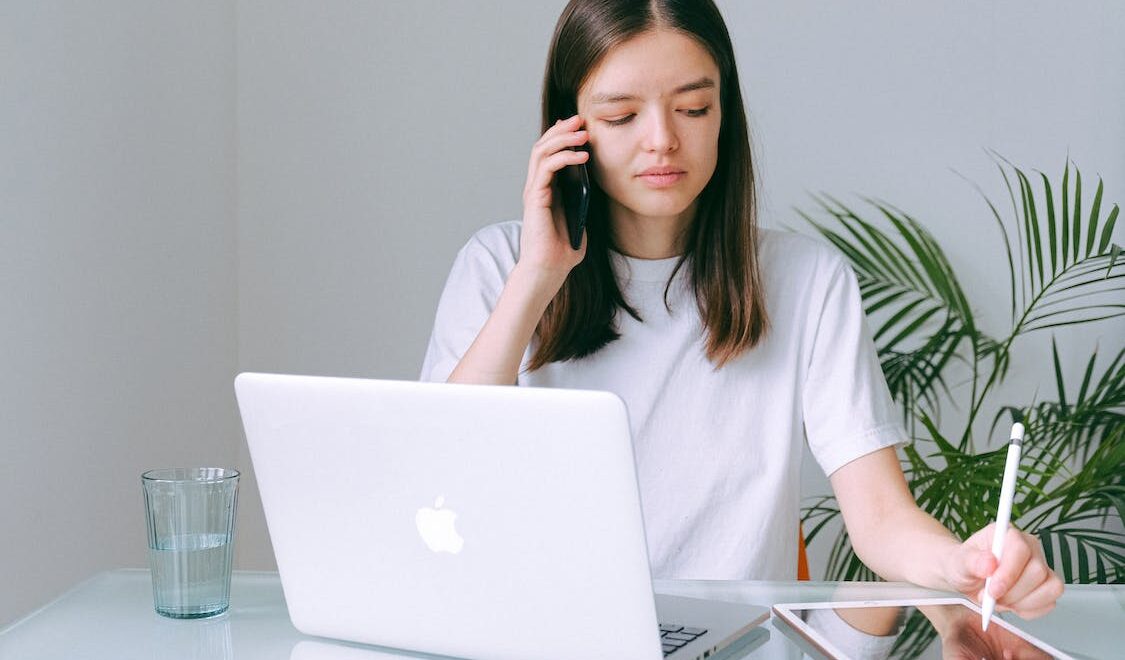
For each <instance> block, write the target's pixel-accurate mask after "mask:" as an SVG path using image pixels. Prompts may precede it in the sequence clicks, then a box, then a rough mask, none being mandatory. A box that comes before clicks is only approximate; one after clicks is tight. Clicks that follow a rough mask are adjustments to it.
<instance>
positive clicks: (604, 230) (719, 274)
mask: <svg viewBox="0 0 1125 660" xmlns="http://www.w3.org/2000/svg"><path fill="white" fill-rule="evenodd" d="M658 28H660V29H671V30H678V31H680V32H682V33H684V34H686V35H687V36H690V37H692V38H694V39H695V40H696V41H697V42H699V44H700V45H702V46H703V47H704V48H706V49H707V51H708V52H709V53H710V54H711V57H712V58H713V59H714V60H715V63H716V64H717V65H718V67H719V79H720V82H719V92H720V105H721V114H722V124H721V127H720V129H719V154H718V164H717V166H716V168H715V173H714V175H712V177H711V180H710V181H709V182H708V183H707V186H706V187H704V189H703V191H702V192H701V193H700V194H699V198H698V199H699V204H698V206H697V210H696V215H695V218H694V220H693V221H692V223H691V225H690V227H689V229H688V236H687V243H686V245H687V248H686V250H685V252H684V254H683V255H682V256H681V257H680V261H679V262H678V263H677V265H676V268H675V270H674V271H673V275H672V277H675V273H676V272H678V271H679V269H680V268H681V267H683V266H684V265H685V264H686V265H687V266H688V267H689V269H690V270H689V272H690V275H691V284H692V288H693V291H694V293H695V298H696V303H697V305H698V307H699V314H700V317H701V319H702V321H703V325H704V326H705V327H706V329H707V357H708V358H709V359H710V360H711V362H712V363H714V364H715V367H716V368H721V367H722V366H723V365H724V364H726V363H727V362H729V361H730V360H731V359H733V358H735V357H737V356H739V355H741V354H742V353H743V352H745V351H747V350H749V349H751V348H753V347H754V346H755V345H757V343H758V342H759V341H761V339H762V338H763V337H764V336H765V333H766V329H767V327H768V320H767V317H766V306H765V296H764V293H763V291H762V276H761V272H760V271H759V268H758V258H757V257H758V220H757V216H758V211H757V195H756V194H755V189H754V169H753V165H752V163H751V151H750V131H749V128H748V126H747V122H746V110H745V108H744V107H743V104H742V91H741V88H740V85H739V82H738V71H737V70H736V68H735V63H734V48H733V47H732V46H731V41H730V35H729V34H728V33H727V28H726V25H725V24H724V22H723V19H722V16H721V15H720V14H719V9H718V8H717V7H716V6H715V5H714V3H713V2H712V1H711V0H571V1H570V3H569V4H568V5H567V6H566V8H565V9H564V10H563V12H562V15H561V16H560V17H559V22H558V24H557V25H556V26H555V35H554V38H553V39H552V40H551V47H550V50H549V51H548V53H547V69H546V72H545V74H544V77H543V125H542V131H543V132H545V131H546V130H547V129H548V128H550V127H551V126H553V125H554V124H555V121H556V120H559V119H565V118H567V117H571V116H573V115H574V114H575V113H576V112H577V108H578V90H579V89H580V88H581V87H582V84H583V83H584V82H585V80H586V77H587V76H588V75H589V74H590V72H591V71H592V70H593V69H594V68H595V67H596V66H597V65H598V63H599V62H601V60H602V58H603V57H604V56H605V55H606V53H608V52H609V50H610V49H612V48H613V47H614V46H616V45H618V44H620V43H623V42H625V41H628V40H629V39H632V38H633V37H636V36H638V35H640V34H643V33H645V32H649V31H652V30H654V29H658ZM591 184H592V187H593V194H592V196H591V199H590V208H589V214H588V217H587V222H586V237H587V244H586V257H585V258H584V259H583V260H582V262H581V263H580V264H578V266H576V267H575V268H574V269H573V270H572V271H571V272H570V275H569V276H568V277H567V279H566V282H565V283H564V284H563V286H562V288H561V289H560V290H559V292H558V294H557V295H556V296H555V297H554V299H553V300H552V301H551V303H550V304H549V305H548V306H547V310H546V311H545V312H544V314H543V317H542V318H541V319H540V320H539V325H538V327H537V328H536V337H537V339H538V346H537V348H536V349H535V353H534V354H533V355H532V358H531V361H530V363H529V365H528V368H529V369H531V370H534V369H538V368H540V367H542V366H543V365H545V364H547V363H548V362H561V361H566V360H571V359H575V358H580V357H584V356H587V355H590V354H592V353H594V352H595V351H597V350H598V349H600V348H602V347H603V346H605V345H606V344H608V343H610V342H611V341H613V340H615V339H617V338H618V337H620V336H621V335H620V333H618V331H617V329H616V327H615V320H616V317H617V314H619V313H620V312H621V311H624V312H625V313H628V314H630V315H631V316H633V317H634V318H636V319H637V320H641V319H640V316H639V315H638V314H637V312H636V311H635V310H633V309H632V308H631V307H629V305H628V302H627V301H626V300H625V297H624V295H623V294H622V293H621V288H620V286H619V285H618V283H617V280H616V278H615V277H614V273H613V266H612V263H611V260H610V249H611V248H612V247H613V245H612V237H611V234H610V228H609V206H608V203H607V200H606V197H605V193H604V192H603V191H602V190H601V189H600V188H599V187H598V186H597V184H596V183H594V182H591ZM670 284H671V279H670V280H669V285H670ZM665 294H666V295H667V288H666V289H665Z"/></svg>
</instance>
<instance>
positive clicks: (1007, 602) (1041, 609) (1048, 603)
mask: <svg viewBox="0 0 1125 660" xmlns="http://www.w3.org/2000/svg"><path fill="white" fill-rule="evenodd" d="M989 591H990V592H991V593H992V595H993V596H994V597H995V598H996V601H997V603H998V604H1000V605H1003V606H1004V607H1005V608H1007V609H1011V610H1014V611H1015V612H1016V613H1017V614H1019V615H1020V616H1023V617H1025V618H1030V617H1034V616H1041V615H1043V614H1046V613H1047V612H1049V611H1050V610H1051V609H1052V608H1053V607H1054V604H1055V601H1056V600H1058V598H1059V596H1061V595H1062V592H1063V582H1062V580H1060V579H1059V577H1058V576H1057V575H1055V573H1054V571H1052V570H1051V569H1050V568H1049V567H1048V566H1047V561H1046V559H1045V558H1044V556H1043V549H1042V547H1040V545H1039V541H1038V539H1036V538H1035V537H1033V536H1031V535H1029V534H1024V533H1022V532H1019V531H1017V530H1015V529H1011V530H1009V531H1008V535H1007V537H1005V539H1004V552H1003V555H1002V556H1001V558H1000V566H999V567H997V569H996V572H995V573H993V575H992V581H991V583H990V586H989Z"/></svg>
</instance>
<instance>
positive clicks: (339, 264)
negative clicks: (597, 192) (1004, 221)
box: [0, 0, 1125, 623]
mask: <svg viewBox="0 0 1125 660" xmlns="http://www.w3.org/2000/svg"><path fill="white" fill-rule="evenodd" d="M563 4H564V2H562V1H561V0H555V1H552V2H523V1H519V0H509V1H507V2H503V3H480V2H475V3H468V2H460V3H457V2H446V1H438V0H424V1H417V2H410V3H404V2H391V1H389V0H387V1H377V2H344V1H342V0H327V1H324V2H315V3H314V2H298V1H295V0H239V1H238V2H237V3H234V5H231V3H221V2H208V3H187V2H184V3H162V4H161V6H160V7H159V8H154V7H153V6H151V3H145V2H133V3H130V2H124V1H121V0H116V1H110V2H102V3H99V4H98V6H97V8H96V9H94V8H92V7H90V8H87V7H86V5H85V4H83V3H77V2H71V3H58V2H55V3H39V2H30V1H29V2H22V3H19V2H9V3H6V4H3V5H0V46H2V49H3V51H2V52H3V54H4V56H3V57H0V86H2V87H0V154H3V156H0V163H2V164H3V165H2V166H3V168H4V176H3V177H2V178H0V191H2V196H0V204H2V206H0V209H2V214H0V237H2V240H3V244H4V246H5V248H6V249H5V250H4V256H3V258H2V260H0V296H2V297H3V300H4V302H5V311H4V317H3V318H4V323H2V324H0V333H2V334H0V338H2V340H3V343H2V346H3V351H2V353H0V355H2V358H0V359H2V360H3V363H2V368H3V373H4V374H5V375H6V377H5V378H3V379H0V388H2V389H0V443H2V448H3V450H4V451H3V454H2V455H3V457H4V461H3V463H2V464H0V465H2V467H0V476H3V480H2V482H0V501H3V502H5V504H4V505H3V508H0V512H2V513H0V515H2V516H3V517H2V519H0V528H2V529H5V530H16V532H15V536H16V537H17V538H19V539H20V541H19V543H5V544H0V585H2V586H0V594H2V595H0V623H2V622H3V621H5V620H6V619H11V618H12V617H14V616H16V615H18V614H20V613H22V612H25V611H27V610H30V609H31V608H32V607H34V606H36V605H39V604H41V603H43V602H45V601H47V600H48V599H49V598H51V597H53V596H54V595H56V594H57V593H59V592H60V591H61V590H62V589H64V588H65V587H66V586H68V585H70V584H72V583H74V582H75V581H77V580H78V579H80V578H82V577H84V576H86V575H89V574H91V573H93V572H95V571H97V570H101V569H103V568H108V567H111V566H140V565H143V562H144V550H143V523H142V520H141V515H140V507H141V503H140V494H139V485H138V484H137V475H138V474H139V473H140V471H141V470H142V469H144V468H146V467H151V466H156V465H171V464H176V463H234V464H236V465H238V466H240V467H242V468H249V460H248V457H247V454H246V450H245V446H244V444H243V443H242V440H241V434H240V431H239V427H238V423H237V417H236V413H235V410H234V402H233V397H232V396H231V387H230V379H231V378H232V377H233V374H234V373H236V372H237V371H238V370H246V369H254V370H268V371H287V372H301V373H317V374H333V375H360V376H376V377H388V378H413V377H415V376H416V373H417V369H418V367H419V365H420V362H421V358H422V354H423V351H424V348H425V343H426V339H427V336H428V333H429V328H430V323H431V322H432V318H433V309H434V306H435V304H436V301H437V296H438V294H439V292H440V290H441V286H442V284H443V282H444V278H445V275H446V273H447V269H448V267H449V265H450V263H451V260H452V258H453V255H454V253H455V252H456V250H457V249H458V248H459V247H460V245H461V244H462V243H463V242H464V241H465V240H466V238H467V237H468V236H469V235H470V234H471V233H472V232H473V231H474V230H475V229H476V228H478V227H480V226H482V225H484V224H487V223H490V222H494V221H497V220H503V219H513V218H517V217H519V215H520V193H521V191H522V188H523V183H524V176H525V173H526V167H527V158H528V150H529V148H530V145H531V144H532V142H534V141H535V139H536V138H537V133H538V131H537V127H538V120H537V117H538V95H539V85H540V81H541V76H542V68H543V59H544V55H545V53H546V48H547V41H548V39H549V37H550V34H551V31H552V29H553V26H554V21H555V18H556V17H557V14H558V11H559V9H560V8H561V7H562V5H563ZM720 6H721V7H722V9H723V11H724V13H725V15H726V17H727V20H728V25H729V27H730V31H731V33H732V36H733V39H734V42H735V48H736V53H737V55H738V59H739V67H740V72H741V74H742V77H743V85H744V88H745V96H746V99H747V102H748V104H749V111H750V116H751V122H752V128H753V130H754V133H755V137H756V151H757V157H758V167H759V174H760V176H761V180H762V193H763V199H764V208H763V212H764V219H765V223H766V224H767V225H770V226H784V225H791V226H794V227H798V228H801V229H802V230H804V228H803V226H802V224H801V222H800V221H799V219H798V217H797V215H796V213H794V211H793V207H794V206H799V207H802V208H806V209H807V208H811V204H810V203H809V201H808V197H807V192H809V191H822V190H823V191H827V192H831V193H833V194H836V195H839V196H843V197H845V198H848V199H850V200H856V197H855V196H854V195H856V194H867V195H873V196H877V197H881V198H884V199H887V200H888V201H891V202H893V203H895V204H897V205H898V206H900V207H902V208H904V209H906V210H908V211H910V212H912V213H913V214H914V215H916V216H917V217H918V218H919V219H920V220H922V221H923V222H925V223H926V224H927V226H929V227H930V228H931V229H932V231H933V232H934V234H935V235H936V236H937V237H938V239H939V240H940V241H941V242H942V243H943V244H944V245H946V246H947V248H948V250H949V252H950V256H951V258H952V260H953V261H954V265H955V266H956V267H957V268H958V270H959V271H960V272H962V273H964V275H965V277H966V279H967V281H968V282H969V283H970V284H969V286H970V289H971V291H970V295H972V296H973V297H974V298H973V299H974V302H975V304H976V305H977V307H978V310H979V311H980V312H981V314H982V315H983V316H984V318H985V322H986V323H987V324H989V327H992V328H995V329H996V330H997V331H999V330H1000V329H1001V327H1002V325H1003V322H1004V320H1005V319H1004V315H1003V314H1002V313H1000V311H999V310H1003V309H1004V308H1005V305H1006V301H1004V299H1003V297H1002V296H1003V292H1004V286H1003V284H1002V280H1001V279H999V276H1000V275H1001V274H1002V273H1003V271H1002V270H1001V268H1002V266H1001V264H1000V263H999V262H998V261H997V260H996V258H997V257H998V255H999V254H1000V252H999V251H998V250H1000V244H999V242H998V240H999V237H998V235H997V234H996V232H995V230H994V228H993V225H992V222H991V220H990V219H989V218H988V216H987V215H986V208H985V207H984V206H983V204H982V202H981V201H980V200H979V198H978V197H977V194H976V193H975V191H974V190H973V189H972V188H971V186H969V185H968V184H966V183H964V182H963V181H962V180H961V179H960V178H958V176H957V175H955V174H954V173H953V172H951V170H950V168H953V169H956V170H957V171H958V172H960V173H962V174H964V175H966V176H968V177H969V178H971V179H973V180H974V181H977V182H979V183H980V184H981V185H982V186H983V187H984V189H985V190H986V191H987V192H988V193H989V194H990V195H992V196H993V197H994V198H995V199H997V200H999V199H1000V198H1001V197H1000V194H1001V190H1002V188H1001V181H1000V180H999V177H998V176H997V175H996V174H995V169H994V166H993V164H992V162H991V161H990V160H989V158H988V157H987V156H986V155H985V154H984V152H983V151H982V149H983V148H985V147H988V148H993V149H996V150H997V151H999V152H1000V153H1002V154H1004V155H1005V156H1007V157H1009V158H1011V159H1013V160H1015V161H1016V162H1017V163H1019V164H1021V165H1023V166H1025V167H1028V168H1039V169H1043V170H1045V171H1047V172H1048V173H1049V174H1051V175H1056V174H1057V173H1058V172H1060V171H1061V168H1062V165H1063V161H1064V159H1065V158H1066V156H1067V154H1068V153H1069V155H1070V157H1072V158H1073V159H1074V160H1075V161H1076V162H1077V163H1078V164H1079V165H1080V166H1081V167H1082V168H1083V171H1084V172H1085V173H1086V174H1087V175H1088V176H1091V175H1094V174H1096V173H1100V174H1101V175H1102V176H1103V177H1104V178H1105V180H1106V185H1107V199H1113V200H1115V201H1125V150H1122V149H1121V145H1122V144H1125V66H1123V64H1122V63H1125V42H1122V41H1121V40H1120V39H1117V38H1116V37H1115V35H1114V34H1113V33H1112V32H1111V26H1115V25H1122V24H1125V4H1122V3H1119V2H1115V1H1113V0H1102V1H1100V2H1086V3H1081V4H1079V5H1077V6H1076V5H1074V4H1069V3H1068V4H1065V5H1064V4H1062V3H1054V2H1039V3H1027V2H994V3H958V4H954V3H941V5H940V6H939V5H937V4H936V3H935V4H933V6H924V5H920V4H919V3H913V4H909V5H902V6H898V5H893V6H892V5H888V3H883V2H853V3H848V4H847V5H846V6H841V7H839V8H836V7H834V6H832V5H830V4H829V3H823V2H815V3H813V2H785V1H783V0H770V1H764V0H763V1H756V2H735V1H734V0H725V1H720ZM966 236H971V237H972V239H973V240H968V241H967V240H965V237H966ZM1118 242H1125V241H1122V240H1121V239H1120V238H1119V239H1118ZM1123 331H1125V324H1122V323H1115V324H1105V325H1101V326H1095V327H1091V328H1087V329H1085V330H1081V331H1078V332H1069V333H1060V335H1059V340H1060V347H1061V350H1062V352H1063V356H1064V358H1066V359H1067V369H1068V373H1070V374H1072V375H1074V376H1077V372H1078V371H1079V370H1080V366H1081V362H1082V361H1084V359H1085V357H1086V356H1087V354H1088V351H1089V350H1090V349H1091V347H1092V346H1093V344H1094V342H1095V341H1098V340H1099V338H1100V341H1101V344H1102V346H1103V347H1105V346H1107V345H1111V346H1120V344H1121V340H1120V337H1122V336H1123V335H1125V332H1123ZM1045 342H1047V338H1046V337H1040V338H1035V339H1030V340H1028V342H1026V345H1025V346H1020V347H1017V348H1018V349H1019V350H1023V351H1024V353H1023V355H1026V356H1028V358H1027V359H1026V360H1024V361H1022V362H1020V363H1019V364H1016V365H1015V367H1014V372H1013V373H1012V375H1011V377H1010V380H1011V381H1012V383H1013V384H1012V386H1011V387H1010V388H1008V390H1007V391H1006V392H1004V393H1003V394H1004V397H1007V398H1005V399H1004V401H1005V402H1009V401H1020V400H1026V399H1027V398H1029V397H1030V396H1031V394H1032V392H1033V391H1034V390H1035V388H1036V387H1037V386H1038V385H1037V384H1039V383H1043V384H1044V385H1043V387H1044V388H1045V390H1047V391H1051V392H1052V393H1053V386H1052V385H1049V383H1051V382H1053V381H1052V380H1051V379H1050V377H1049V374H1050V371H1049V362H1048V361H1047V359H1046V353H1044V352H1043V351H1044V346H1045V345H1046V343H1045ZM806 481H807V483H806V490H807V491H808V492H809V493H812V492H815V491H817V490H819V489H822V488H823V487H824V484H823V477H821V476H819V475H817V474H816V470H815V468H811V469H810V470H809V471H808V475H807V478H806ZM241 507H242V515H241V518H240V521H239V528H238V532H239V539H238V544H237V547H238V554H239V566H240V567H242V568H270V567H272V566H273V559H272V553H271V550H270V548H269V545H268V539H267V538H266V532H265V526H264V523H263V521H262V518H261V513H260V504H259V503H258V502H257V498H256V492H255V489H254V485H253V480H252V475H248V479H247V481H246V482H245V483H244V488H243V492H242V500H241ZM85 538H90V539H93V541H91V542H81V543H78V542H76V539H85ZM818 552H819V551H818V548H816V547H814V548H813V554H814V559H815V558H816V556H817V555H818Z"/></svg>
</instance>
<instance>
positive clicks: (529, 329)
mask: <svg viewBox="0 0 1125 660" xmlns="http://www.w3.org/2000/svg"><path fill="white" fill-rule="evenodd" d="M565 278H566V273H565V272H563V273H553V272H549V271H543V270H539V269H533V268H521V267H520V265H519V264H517V265H516V267H515V268H514V269H513V270H512V273H511V274H510V275H509V276H508V280H507V282H506V283H505V285H504V290H503V291H501V293H500V298H499V300H497V302H496V308H495V309H494V310H493V311H492V314H491V315H490V316H489V317H488V321H486V322H485V324H484V327H483V328H481V331H480V333H479V334H478V335H477V338H476V339H475V340H474V341H473V343H472V345H471V346H469V350H467V351H465V355H464V356H462V358H461V361H460V362H458V363H457V366H456V367H455V368H454V369H453V373H451V374H450V375H449V379H448V382H450V383H469V384H478V385H514V384H515V382H516V377H517V376H518V375H519V369H520V364H521V363H522V361H523V354H524V352H525V351H526V350H527V347H528V345H529V344H530V343H531V338H532V337H533V336H534V334H535V328H536V326H537V325H538V324H539V319H540V318H541V317H542V316H543V312H544V310H546V309H547V305H548V304H549V303H550V302H551V299H552V298H554V296H555V294H556V293H557V292H558V290H559V288H560V287H561V286H562V282H563V280H565Z"/></svg>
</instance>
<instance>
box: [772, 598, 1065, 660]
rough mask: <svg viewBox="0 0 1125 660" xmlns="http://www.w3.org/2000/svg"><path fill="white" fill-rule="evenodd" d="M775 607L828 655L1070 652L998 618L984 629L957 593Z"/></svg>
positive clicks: (907, 657)
mask: <svg viewBox="0 0 1125 660" xmlns="http://www.w3.org/2000/svg"><path fill="white" fill-rule="evenodd" d="M775 613H776V614H777V615H778V616H779V617H780V618H781V619H782V620H784V621H785V622H786V623H788V624H789V625H790V627H791V630H792V631H794V632H796V633H798V634H799V635H800V636H801V637H803V638H804V640H805V641H807V642H808V643H809V644H810V645H811V646H812V647H813V649H815V651H818V652H820V653H823V654H825V655H827V656H828V657H831V658H855V659H869V658H870V659H875V658H895V659H901V660H929V659H938V658H957V659H962V658H964V659H966V660H968V659H973V660H976V659H979V658H1021V659H1022V658H1027V659H1029V660H1041V659H1043V660H1046V659H1050V658H1070V657H1071V656H1069V655H1067V654H1065V653H1063V652H1062V651H1059V650H1058V649H1055V648H1053V647H1051V646H1050V645H1049V644H1047V643H1045V642H1043V641H1041V640H1037V639H1036V638H1035V637H1033V636H1031V635H1029V634H1027V633H1026V632H1023V631H1021V630H1020V629H1019V628H1018V627H1016V626H1014V625H1012V624H1011V623H1009V622H1007V621H1005V620H1003V619H1001V618H994V619H993V624H992V625H991V626H989V629H988V631H987V632H986V631H984V630H983V628H982V626H981V614H980V610H979V609H977V608H976V607H975V606H974V605H971V604H970V603H969V602H968V601H965V600H962V599H956V598H940V599H923V600H919V601H917V602H914V603H906V602H895V601H883V602H878V601H867V602H851V603H816V604H809V603H804V604H781V605H777V606H776V607H775Z"/></svg>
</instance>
